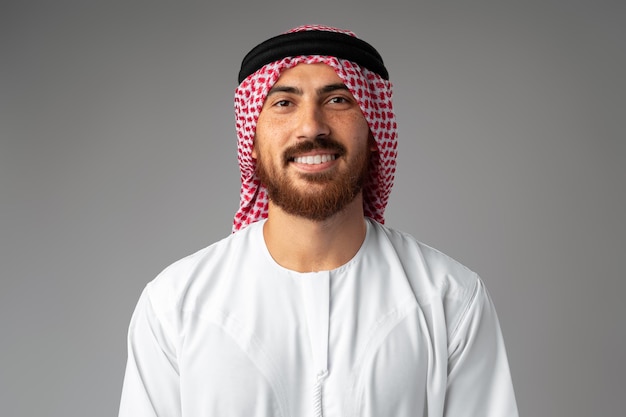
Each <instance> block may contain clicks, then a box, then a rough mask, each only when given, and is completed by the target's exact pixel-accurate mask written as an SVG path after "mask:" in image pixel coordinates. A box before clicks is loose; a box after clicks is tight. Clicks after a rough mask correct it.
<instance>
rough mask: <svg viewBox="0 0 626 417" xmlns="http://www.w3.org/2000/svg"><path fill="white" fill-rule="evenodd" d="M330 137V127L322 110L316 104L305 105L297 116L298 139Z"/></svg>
mask: <svg viewBox="0 0 626 417" xmlns="http://www.w3.org/2000/svg"><path fill="white" fill-rule="evenodd" d="M328 135H330V127H329V125H328V123H327V120H326V117H325V115H324V112H323V110H322V109H321V108H320V106H319V105H317V104H307V105H303V106H301V108H300V111H299V114H298V127H297V137H298V139H315V138H318V137H324V136H328Z"/></svg>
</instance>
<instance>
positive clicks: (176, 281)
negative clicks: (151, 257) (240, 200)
mask: <svg viewBox="0 0 626 417" xmlns="http://www.w3.org/2000/svg"><path fill="white" fill-rule="evenodd" d="M258 228H259V225H258V224H251V225H250V226H248V227H246V228H245V229H243V230H241V231H239V232H236V233H233V234H231V235H229V236H227V237H225V238H223V239H221V240H219V241H217V242H215V243H213V244H211V245H210V246H207V247H205V248H203V249H200V250H198V251H197V252H195V253H193V254H190V255H188V256H186V257H184V258H182V259H179V260H177V261H175V262H174V263H172V264H170V265H169V266H167V267H166V268H165V269H164V270H163V271H162V272H161V273H160V274H158V275H157V276H156V278H154V279H153V280H152V281H150V282H149V283H148V284H147V286H146V289H145V292H146V295H147V296H148V297H149V299H150V302H151V303H152V304H153V305H154V306H155V308H158V309H161V310H181V309H184V308H185V307H186V306H185V305H183V304H189V303H192V302H193V300H194V299H195V298H197V297H198V295H199V292H201V291H203V289H206V287H210V286H212V285H213V286H215V285H217V283H218V281H219V280H221V279H224V277H227V276H228V274H226V273H225V272H224V271H225V270H228V269H229V267H230V266H231V265H233V264H237V263H240V262H241V259H242V257H243V255H244V254H245V255H246V256H248V257H250V256H253V253H251V251H250V248H249V247H250V246H254V244H252V245H251V244H250V243H251V241H252V240H254V239H255V237H257V236H256V233H258V230H257V229H258Z"/></svg>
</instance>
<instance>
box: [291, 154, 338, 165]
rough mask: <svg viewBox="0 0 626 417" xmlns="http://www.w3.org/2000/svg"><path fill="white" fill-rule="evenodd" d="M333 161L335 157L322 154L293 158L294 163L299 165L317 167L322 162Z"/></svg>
mask: <svg viewBox="0 0 626 417" xmlns="http://www.w3.org/2000/svg"><path fill="white" fill-rule="evenodd" d="M334 159H335V155H330V154H324V155H314V156H298V157H296V158H294V162H297V163H299V164H308V165H318V164H323V163H324V162H329V161H333V160H334Z"/></svg>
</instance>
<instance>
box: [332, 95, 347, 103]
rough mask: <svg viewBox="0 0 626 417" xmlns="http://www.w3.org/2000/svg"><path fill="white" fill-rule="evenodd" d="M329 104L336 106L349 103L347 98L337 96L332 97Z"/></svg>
mask: <svg viewBox="0 0 626 417" xmlns="http://www.w3.org/2000/svg"><path fill="white" fill-rule="evenodd" d="M328 102H329V103H335V104H342V103H348V99H347V98H345V97H341V96H337V97H331V98H330V100H328Z"/></svg>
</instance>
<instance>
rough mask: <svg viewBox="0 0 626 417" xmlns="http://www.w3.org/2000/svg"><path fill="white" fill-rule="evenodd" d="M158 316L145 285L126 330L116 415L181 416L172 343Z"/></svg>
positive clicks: (140, 416) (177, 378) (139, 416)
mask: <svg viewBox="0 0 626 417" xmlns="http://www.w3.org/2000/svg"><path fill="white" fill-rule="evenodd" d="M172 339H173V338H172V337H171V331H170V332H168V331H167V330H166V328H165V327H164V326H163V324H162V322H161V321H160V320H159V318H158V317H157V315H156V313H155V311H154V308H153V305H152V303H151V301H150V297H149V292H148V288H146V289H145V290H144V292H143V293H142V294H141V297H140V298H139V301H138V303H137V306H136V308H135V311H134V313H133V316H132V319H131V322H130V326H129V330H128V361H127V364H126V373H125V376H124V384H123V388H122V397H121V401H120V409H119V417H165V416H167V417H177V416H181V406H180V390H179V386H180V383H179V372H178V365H177V358H176V349H175V345H174V343H173V342H172Z"/></svg>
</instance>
